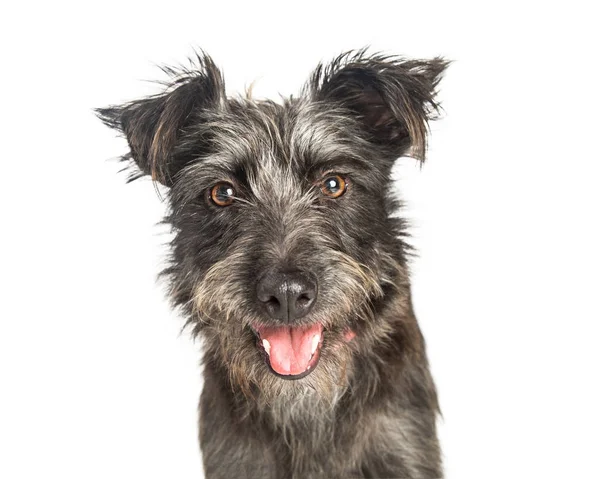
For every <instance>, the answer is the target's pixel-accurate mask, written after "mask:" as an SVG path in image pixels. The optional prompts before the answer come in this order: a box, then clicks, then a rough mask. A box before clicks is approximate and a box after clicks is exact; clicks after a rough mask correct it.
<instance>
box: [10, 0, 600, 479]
mask: <svg viewBox="0 0 600 479" xmlns="http://www.w3.org/2000/svg"><path fill="white" fill-rule="evenodd" d="M206 3H207V4H206V5H203V4H202V2H188V3H182V2H177V1H169V2H158V3H155V2H149V1H146V2H114V1H104V2H95V3H88V2H73V3H72V4H68V3H66V2H37V3H36V2H34V3H20V4H19V6H18V7H17V6H15V4H14V2H13V5H11V6H9V5H5V6H3V7H2V12H1V14H0V17H1V20H0V22H1V25H0V27H1V28H0V35H1V39H0V40H1V42H0V50H1V54H2V55H1V57H0V62H1V63H0V65H1V75H0V82H1V91H0V94H1V95H2V96H1V103H0V127H1V128H0V132H1V133H0V137H1V146H0V152H1V165H2V166H1V168H0V174H1V175H2V186H1V188H0V195H1V198H0V200H1V202H0V204H1V207H2V223H1V234H0V241H1V248H0V255H1V263H0V264H1V276H0V277H1V281H2V285H1V289H0V295H1V301H0V389H1V391H0V477H3V478H7V479H9V478H10V479H12V478H42V477H43V478H50V477H60V478H84V477H85V478H134V477H144V478H172V477H177V478H199V477H201V475H202V472H201V462H200V456H199V452H198V447H197V441H196V405H197V400H198V396H199V392H200V388H201V379H200V368H199V366H198V362H199V358H200V354H199V349H200V345H199V344H194V343H193V342H192V341H191V340H190V339H189V337H188V335H187V334H185V333H184V334H180V333H179V331H180V328H181V326H182V324H183V321H182V319H181V318H178V317H176V315H175V314H173V313H171V312H170V311H169V308H168V306H167V304H166V301H165V300H164V299H163V295H162V290H161V287H160V286H157V285H156V284H155V276H156V274H157V273H158V272H159V270H160V267H161V263H162V262H163V258H164V251H165V248H164V246H163V244H164V243H165V242H166V241H167V240H168V235H166V234H165V230H164V228H161V227H159V226H156V223H157V222H158V221H159V220H160V219H161V216H162V214H163V212H164V205H163V204H162V203H161V201H160V199H159V198H158V197H157V195H156V193H155V191H154V188H153V186H152V184H151V182H150V181H138V182H135V183H133V184H130V185H125V177H124V175H122V174H121V175H119V174H117V171H118V169H119V166H118V165H117V163H116V162H114V161H107V159H109V158H113V157H115V156H117V155H118V154H121V153H123V152H124V151H125V142H124V140H122V139H119V138H116V137H115V135H114V133H113V132H111V131H109V130H108V129H107V128H105V127H104V126H102V125H101V124H100V122H99V121H98V120H97V119H96V118H95V117H94V116H93V114H92V111H91V109H92V108H93V107H98V106H105V105H108V104H112V103H118V102H121V101H126V100H131V99H134V98H137V97H140V96H142V95H145V94H148V93H152V92H155V91H156V88H157V87H156V85H153V84H151V83H148V82H145V81H143V80H153V79H164V77H163V76H162V74H161V72H160V71H159V70H158V68H157V67H156V66H155V65H156V64H162V63H167V64H169V63H179V62H183V61H185V58H186V57H187V56H188V55H190V54H191V53H192V50H193V48H194V47H201V48H204V49H206V51H207V52H209V53H210V54H211V55H212V56H213V57H214V59H215V60H216V62H217V63H218V65H220V66H221V67H222V68H223V70H224V72H225V75H226V81H227V85H228V90H229V91H230V93H232V94H235V93H236V92H240V91H242V90H243V89H244V87H245V86H248V85H249V84H250V83H251V82H252V81H253V80H256V79H258V82H257V84H256V87H255V92H256V95H257V96H270V97H274V98H276V96H277V94H278V93H279V92H281V93H283V94H286V95H287V94H291V93H295V92H297V91H298V90H299V88H300V87H301V85H302V83H303V82H304V80H305V79H306V77H307V75H308V73H309V71H310V70H311V69H312V68H313V67H314V66H315V65H316V63H317V62H318V61H319V60H322V59H325V60H326V59H329V58H332V57H333V56H335V55H336V54H338V53H340V52H341V51H344V50H347V49H350V48H357V47H361V46H364V45H371V46H372V50H373V51H378V50H382V51H385V52H387V53H397V54H403V55H407V56H411V57H430V56H434V55H439V54H441V55H444V56H446V57H447V58H449V59H452V60H454V63H453V65H452V66H451V67H450V69H449V70H448V73H447V75H446V77H445V79H444V80H443V82H442V84H441V93H440V99H441V100H442V101H443V104H444V107H445V110H446V116H445V118H444V119H443V120H442V121H440V122H437V123H436V124H435V125H433V127H432V130H433V136H432V138H431V150H430V155H429V160H428V162H427V163H426V164H425V166H424V167H423V168H422V169H421V170H419V168H418V167H417V165H416V162H415V161H414V160H411V159H403V160H401V161H400V162H399V166H398V169H397V176H398V187H399V189H400V192H401V194H402V196H403V197H404V198H405V199H406V200H407V202H408V209H407V211H406V214H407V215H408V216H409V217H410V218H411V219H412V222H413V225H414V227H413V233H414V239H413V243H414V244H415V245H416V246H417V247H418V250H419V252H420V256H419V258H417V259H416V260H415V261H414V263H413V271H414V273H413V285H414V301H415V308H416V311H417V315H418V318H419V320H420V323H421V326H422V328H423V331H424V334H425V336H426V338H427V342H428V350H429V355H430V359H431V365H432V369H433V374H434V376H435V379H436V381H437V384H438V387H439V392H440V399H441V404H442V409H443V413H444V419H443V421H441V422H440V436H441V439H442V442H443V449H444V456H445V464H446V470H447V477H448V478H450V479H482V478H486V479H495V478H498V479H506V478H523V479H525V478H527V479H528V478H534V477H536V478H538V477H539V478H542V477H543V478H600V466H599V465H598V451H599V450H600V440H599V439H598V430H599V429H600V417H599V409H600V392H599V380H598V378H599V377H600V374H599V373H598V366H599V365H600V353H599V352H598V341H599V333H600V328H599V326H598V324H599V322H600V307H599V305H598V303H599V302H600V295H599V294H598V289H599V286H600V281H599V270H600V257H599V253H598V250H599V248H600V234H599V227H598V217H599V214H598V207H599V206H600V195H599V192H598V181H599V174H600V154H599V148H598V127H599V121H598V114H599V112H598V107H599V99H598V83H599V78H598V73H599V71H598V61H599V60H600V58H599V55H598V47H597V45H598V44H600V39H599V38H598V33H597V31H598V24H597V19H598V14H597V12H594V11H593V8H592V6H593V2H586V3H583V2H581V3H578V2H574V1H571V2H562V3H560V4H557V3H553V2H540V3H539V4H535V3H533V2H518V3H514V4H511V3H509V2H502V3H498V4H497V5H496V6H493V5H492V4H491V3H489V2H476V3H475V2H474V3H473V4H456V3H452V4H451V2H444V3H439V4H432V3H429V2H407V3H404V2H388V3H387V4H386V3H379V2H376V1H366V2H360V3H353V2H339V3H337V4H335V5H334V4H333V2H324V1H321V2H314V3H313V2H308V1H304V2H297V3H295V4H291V3H286V2H275V3H272V4H263V3H261V2H259V1H249V2H244V3H242V4H240V5H234V4H232V3H230V2H206ZM215 4H216V5H215Z"/></svg>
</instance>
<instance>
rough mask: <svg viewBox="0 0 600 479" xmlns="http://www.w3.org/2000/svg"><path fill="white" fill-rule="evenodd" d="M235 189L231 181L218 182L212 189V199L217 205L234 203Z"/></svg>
mask: <svg viewBox="0 0 600 479" xmlns="http://www.w3.org/2000/svg"><path fill="white" fill-rule="evenodd" d="M234 195H235V190H234V189H233V185H231V184H230V183H224V182H223V183H217V184H216V185H215V186H213V187H212V189H211V190H210V199H211V200H212V201H213V203H214V204H215V205H217V206H229V205H230V204H231V203H233V196H234Z"/></svg>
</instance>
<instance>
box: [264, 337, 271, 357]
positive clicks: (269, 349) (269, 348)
mask: <svg viewBox="0 0 600 479" xmlns="http://www.w3.org/2000/svg"><path fill="white" fill-rule="evenodd" d="M262 345H263V348H265V351H266V352H267V354H269V355H270V354H271V345H270V344H269V341H267V340H266V339H263V340H262Z"/></svg>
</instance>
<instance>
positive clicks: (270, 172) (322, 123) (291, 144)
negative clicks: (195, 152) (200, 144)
mask: <svg viewBox="0 0 600 479" xmlns="http://www.w3.org/2000/svg"><path fill="white" fill-rule="evenodd" d="M219 130H220V131H219V132H218V135H217V137H216V138H217V142H216V144H217V149H218V150H220V151H219V153H220V154H219V155H218V158H219V159H220V160H221V161H223V160H225V163H229V165H230V166H237V167H238V168H239V167H242V168H243V169H244V170H246V171H248V173H249V174H251V175H252V176H253V177H255V178H261V177H266V178H269V177H275V176H282V175H284V176H285V177H289V176H290V175H291V176H294V175H296V176H298V175H304V174H305V173H306V170H307V169H310V168H318V167H319V166H321V165H323V164H325V163H329V164H330V163H334V162H335V160H336V158H342V157H343V158H352V157H356V159H360V156H359V155H357V146H359V145H358V144H359V143H360V140H359V139H357V135H356V131H355V123H354V122H353V120H352V119H351V118H349V117H348V116H347V115H346V114H345V112H340V111H336V110H335V108H331V107H329V108H326V107H324V105H320V104H315V103H312V102H308V101H302V100H289V101H285V102H284V103H283V104H277V103H274V102H271V101H264V102H250V101H236V102H234V103H233V106H232V107H231V108H230V110H229V114H228V115H227V116H226V117H224V118H223V120H222V128H220V129H219ZM217 161H219V160H217Z"/></svg>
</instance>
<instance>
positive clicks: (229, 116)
mask: <svg viewBox="0 0 600 479" xmlns="http://www.w3.org/2000/svg"><path fill="white" fill-rule="evenodd" d="M447 64H448V62H446V61H445V60H443V59H442V58H433V59H430V60H409V59H404V58H399V57H393V56H385V55H381V54H369V53H367V52H366V51H365V50H360V51H353V52H348V53H345V54H343V55H340V56H339V57H337V58H336V59H334V60H333V61H332V62H330V63H329V64H320V65H319V66H318V67H317V68H316V70H315V71H314V72H313V73H312V75H311V76H310V78H309V80H308V82H307V83H306V84H305V86H304V88H303V89H302V91H301V93H300V94H299V95H298V96H293V97H289V98H285V99H282V100H281V101H279V102H273V101H268V100H255V99H252V97H251V95H249V94H248V95H246V96H245V97H236V98H231V97H227V96H226V94H225V86H224V80H223V77H222V74H221V72H220V71H219V69H218V68H217V67H216V65H215V63H214V62H213V61H212V60H211V58H210V57H209V56H207V55H206V54H204V53H199V54H197V58H195V59H194V60H193V61H192V62H191V66H190V67H185V68H178V69H174V68H165V70H166V71H167V73H168V74H169V75H170V81H169V84H168V85H167V87H166V89H165V91H164V92H163V93H162V94H159V95H156V96H152V97H148V98H144V99H141V100H137V101H133V102H131V103H127V104H124V105H120V106H113V107H109V108H102V109H98V110H97V114H98V115H99V116H100V118H101V119H102V120H103V121H104V122H105V123H106V124H107V125H108V126H110V127H112V128H114V129H116V130H118V131H119V132H121V133H123V134H124V136H125V137H126V138H127V141H128V144H129V153H127V154H126V155H125V156H124V157H123V159H124V160H125V161H127V162H129V163H130V164H131V166H132V167H133V168H134V171H133V173H132V178H136V177H140V176H143V175H150V176H151V177H152V179H153V180H155V181H158V182H160V183H162V184H163V185H165V186H167V187H168V201H169V214H168V216H167V218H166V221H167V222H168V223H169V224H170V225H171V226H172V228H173V232H174V235H173V238H174V239H173V241H172V245H171V246H172V248H171V256H170V264H169V267H168V268H167V269H166V270H165V271H164V275H165V277H166V279H167V281H168V284H169V295H170V299H171V301H172V303H173V305H174V307H177V308H179V309H180V310H181V311H182V313H183V314H184V315H185V317H186V318H187V324H188V325H189V326H190V328H191V330H192V331H193V333H194V334H195V335H198V336H200V337H201V338H202V339H203V345H204V361H203V366H204V388H203V392H202V397H201V400H200V426H199V436H200V444H201V449H202V455H203V461H204V468H205V472H206V477H207V478H211V479H212V478H224V479H236V478H260V479H265V478H273V479H275V478H282V479H290V478H291V479H300V478H359V477H360V478H366V477H369V478H410V479H416V478H439V477H442V467H441V459H440V448H439V443H438V440H437V435H436V418H437V415H438V410H439V407H438V400H437V395H436V390H435V386H434V383H433V381H432V378H431V375H430V372H429V367H428V362H427V357H426V352H425V345H424V341H423V337H422V335H421V332H420V329H419V326H418V325H417V322H416V319H415V315H414V313H413V308H412V304H411V293H410V283H409V275H408V266H407V258H408V255H409V254H410V248H409V246H408V245H407V242H406V238H407V233H406V225H405V223H406V222H405V221H404V220H403V219H402V218H401V217H400V216H398V215H397V211H398V207H399V202H398V200H396V199H395V197H394V194H393V184H392V181H391V169H392V166H393V164H394V162H395V160H396V159H397V158H399V157H400V156H403V155H411V156H413V157H414V158H417V159H419V160H421V161H422V160H424V158H425V153H426V146H427V133H428V122H429V121H430V120H432V119H434V118H436V117H437V114H438V112H439V108H440V107H439V104H438V102H437V101H436V99H435V97H436V88H437V85H438V82H439V80H440V78H441V75H442V73H443V71H444V69H445V68H446V66H447Z"/></svg>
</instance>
